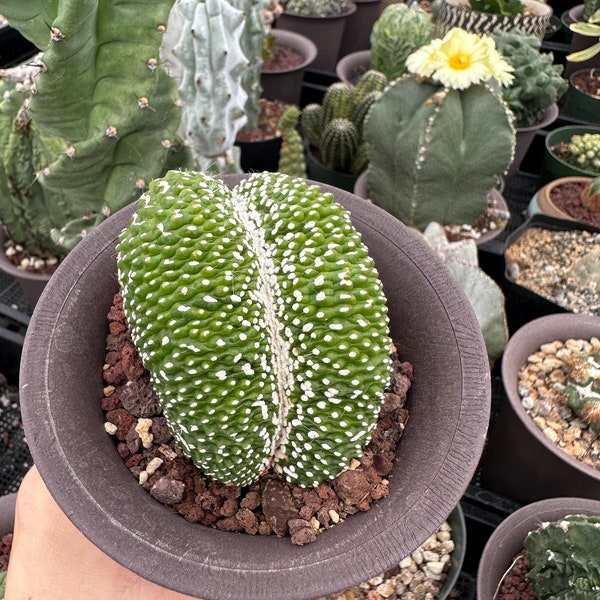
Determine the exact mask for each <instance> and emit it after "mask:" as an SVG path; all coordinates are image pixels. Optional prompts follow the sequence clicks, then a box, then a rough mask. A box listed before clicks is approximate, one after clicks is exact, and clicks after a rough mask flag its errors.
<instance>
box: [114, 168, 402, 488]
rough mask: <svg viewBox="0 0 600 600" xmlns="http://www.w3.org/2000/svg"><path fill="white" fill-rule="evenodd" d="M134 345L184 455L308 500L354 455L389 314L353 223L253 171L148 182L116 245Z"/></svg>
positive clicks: (309, 191)
mask: <svg viewBox="0 0 600 600" xmlns="http://www.w3.org/2000/svg"><path fill="white" fill-rule="evenodd" d="M118 271H119V281H120V284H121V287H122V293H123V301H124V309H125V313H126V316H127V319H128V322H129V326H130V329H131V333H132V338H133V340H134V343H135V344H136V346H137V347H138V349H139V350H140V354H141V356H142V359H143V361H144V364H145V366H146V367H147V368H148V369H149V370H150V372H151V374H152V379H153V383H154V385H155V388H156V390H157V393H158V395H159V397H160V399H161V404H162V407H163V411H164V413H165V415H166V417H167V419H168V422H169V424H170V426H171V429H172V431H173V433H174V435H175V437H176V439H177V440H178V441H179V443H180V444H181V446H182V448H183V449H184V451H185V452H186V453H187V454H189V456H190V457H191V458H192V460H193V461H194V462H195V463H196V465H197V466H199V467H200V468H201V469H202V470H203V471H204V472H205V473H206V474H207V475H210V476H211V477H213V478H214V479H217V480H219V481H223V482H226V483H228V482H229V483H232V484H235V485H246V484H249V483H251V482H252V481H254V480H255V479H257V478H258V476H259V475H260V474H261V473H263V472H265V471H266V470H267V469H269V468H271V467H273V468H274V469H275V470H276V471H277V472H279V473H281V474H282V476H283V477H285V478H286V479H287V480H288V481H290V482H293V483H296V484H299V485H302V486H313V485H317V484H319V483H321V482H322V481H325V480H328V479H332V478H334V477H335V476H336V475H337V474H338V473H339V472H340V471H342V470H343V469H344V468H346V467H347V466H348V464H349V462H350V460H351V458H352V457H355V456H360V455H361V454H362V452H363V448H364V446H365V445H366V443H368V440H369V438H370V435H371V431H372V429H373V428H374V427H375V424H376V421H377V415H378V412H379V408H380V406H381V403H382V401H383V392H384V389H385V387H386V386H387V385H388V383H389V377H390V369H391V360H390V339H389V337H388V317H387V308H386V301H385V297H384V295H383V289H382V285H381V282H380V280H379V278H378V275H377V272H376V270H375V267H374V264H373V261H372V259H371V258H370V257H369V255H368V252H367V248H366V247H365V246H364V244H363V243H362V241H361V238H360V234H359V233H358V232H357V231H356V230H355V229H354V227H353V226H352V223H351V221H350V216H349V214H348V213H347V211H346V210H345V209H343V208H342V207H341V205H339V204H337V203H336V202H334V200H333V197H332V195H331V194H326V193H324V192H323V191H321V189H320V188H319V187H318V186H310V185H308V184H307V183H306V182H305V181H304V180H302V179H293V178H291V177H289V176H287V175H283V174H279V173H259V174H254V175H252V176H251V177H250V178H248V179H246V180H244V181H242V182H241V183H240V184H239V185H238V186H237V187H236V188H235V189H234V190H233V191H231V190H229V188H227V187H226V186H225V185H224V184H223V182H221V181H220V180H217V179H212V178H210V177H208V176H206V175H203V174H200V173H184V172H175V171H173V172H170V173H168V174H167V176H166V177H165V178H163V179H161V180H157V181H154V182H153V183H152V184H151V186H150V189H149V191H148V192H147V193H145V194H144V195H143V196H142V197H141V199H140V201H139V203H138V210H137V213H136V215H135V216H134V218H133V220H132V223H131V224H130V226H129V227H128V228H127V229H126V230H125V231H124V232H123V234H122V235H121V239H120V243H119V246H118Z"/></svg>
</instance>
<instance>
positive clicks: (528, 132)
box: [506, 102, 559, 179]
mask: <svg viewBox="0 0 600 600" xmlns="http://www.w3.org/2000/svg"><path fill="white" fill-rule="evenodd" d="M558 112H559V111H558V104H557V103H556V102H554V103H553V104H551V105H550V106H549V107H548V108H546V110H545V111H544V113H543V115H542V118H541V119H540V120H539V121H538V122H537V123H535V125H530V126H529V127H517V129H516V140H515V158H514V160H513V162H512V163H511V165H510V167H509V168H508V171H507V172H506V178H507V179H509V178H510V177H513V176H514V175H515V174H516V172H517V171H518V170H519V168H520V167H521V163H522V162H523V158H525V155H526V154H527V151H528V150H529V148H530V147H531V144H532V143H533V140H534V138H535V136H536V135H537V133H538V132H539V131H541V130H542V129H545V128H546V127H548V126H549V125H551V124H552V123H554V121H556V119H557V118H558Z"/></svg>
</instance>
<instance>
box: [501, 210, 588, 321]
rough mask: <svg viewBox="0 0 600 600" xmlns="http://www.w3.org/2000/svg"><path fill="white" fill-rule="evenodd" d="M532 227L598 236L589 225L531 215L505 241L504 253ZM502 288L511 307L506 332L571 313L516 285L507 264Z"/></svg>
mask: <svg viewBox="0 0 600 600" xmlns="http://www.w3.org/2000/svg"><path fill="white" fill-rule="evenodd" d="M531 227H541V228H544V229H549V230H553V231H569V230H584V231H590V232H593V233H600V229H598V228H597V227H593V226H592V225H588V224H587V223H579V222H576V221H570V220H567V219H558V218H555V217H549V216H547V215H539V214H538V215H533V216H532V217H531V218H529V219H527V220H526V221H525V222H524V223H523V224H522V225H520V226H519V227H517V229H515V230H514V231H513V232H512V233H511V234H510V235H509V236H507V238H506V241H505V246H504V250H505V252H506V249H507V248H508V247H509V246H511V245H512V244H514V243H515V242H516V241H517V240H518V239H519V238H520V237H521V236H522V235H523V234H524V233H525V231H527V230H528V229H529V228H531ZM504 277H505V282H506V283H505V286H504V293H505V296H506V304H507V306H510V309H511V310H510V313H509V314H507V318H508V320H509V328H510V329H511V331H515V330H516V329H517V328H518V327H520V326H521V325H524V324H525V323H528V322H529V321H532V320H533V319H535V318H537V317H541V316H544V315H549V314H553V313H564V312H571V311H570V310H568V309H567V308H564V307H562V306H560V305H559V304H556V303H555V302H553V301H551V300H549V299H547V298H545V297H543V296H540V295H539V294H537V293H536V292H534V291H532V290H530V289H529V288H526V287H523V286H522V285H520V284H518V283H517V282H516V281H515V280H514V278H513V277H512V276H511V275H510V272H509V268H508V264H506V261H505V271H504Z"/></svg>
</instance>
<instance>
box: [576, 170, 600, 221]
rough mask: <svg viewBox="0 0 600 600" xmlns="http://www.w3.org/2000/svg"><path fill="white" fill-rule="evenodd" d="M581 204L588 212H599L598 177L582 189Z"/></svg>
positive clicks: (599, 193)
mask: <svg viewBox="0 0 600 600" xmlns="http://www.w3.org/2000/svg"><path fill="white" fill-rule="evenodd" d="M581 204H582V205H583V206H584V207H585V208H586V209H587V210H589V211H590V212H593V213H597V212H600V177H594V178H593V179H592V180H591V181H590V182H589V183H588V184H586V186H585V187H584V188H583V192H582V193H581Z"/></svg>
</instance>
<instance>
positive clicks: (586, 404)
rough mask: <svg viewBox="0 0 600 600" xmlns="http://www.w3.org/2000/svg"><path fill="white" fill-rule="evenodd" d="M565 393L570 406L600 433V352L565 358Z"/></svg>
mask: <svg viewBox="0 0 600 600" xmlns="http://www.w3.org/2000/svg"><path fill="white" fill-rule="evenodd" d="M565 365H566V370H567V381H566V386H565V389H564V393H565V395H566V397H567V400H568V404H569V406H570V407H571V408H572V409H573V411H574V412H575V414H577V416H579V417H580V418H581V419H582V420H583V421H584V422H585V423H587V424H588V425H589V426H590V428H591V429H592V430H594V431H596V432H599V433H600V353H598V352H596V353H594V354H589V355H581V356H578V355H576V356H573V357H570V358H569V359H568V360H565Z"/></svg>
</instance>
